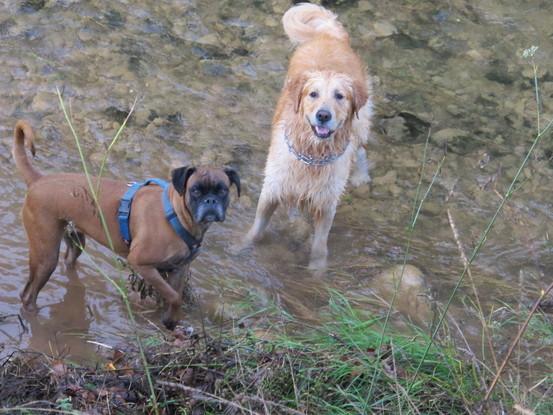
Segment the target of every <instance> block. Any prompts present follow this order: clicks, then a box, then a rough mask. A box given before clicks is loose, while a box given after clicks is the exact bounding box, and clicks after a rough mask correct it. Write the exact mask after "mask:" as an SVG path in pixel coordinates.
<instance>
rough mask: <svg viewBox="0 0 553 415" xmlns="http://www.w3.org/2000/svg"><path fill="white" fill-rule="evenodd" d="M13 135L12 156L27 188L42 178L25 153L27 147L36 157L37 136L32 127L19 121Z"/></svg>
mask: <svg viewBox="0 0 553 415" xmlns="http://www.w3.org/2000/svg"><path fill="white" fill-rule="evenodd" d="M13 135H14V139H13V148H12V154H13V158H14V159H15V165H16V166H17V170H19V173H21V175H22V176H23V180H25V183H26V184H27V186H30V185H31V184H32V183H33V182H34V181H36V180H38V179H39V178H40V177H41V176H42V174H40V172H39V171H38V170H36V169H35V168H34V167H33V165H32V164H31V161H30V160H29V157H28V156H27V152H26V151H25V147H27V148H28V149H29V151H30V152H31V154H32V155H33V156H34V155H35V145H34V138H35V135H34V133H33V129H32V128H31V126H30V125H29V124H28V123H27V122H26V121H23V120H19V121H18V122H17V124H15V130H14V133H13Z"/></svg>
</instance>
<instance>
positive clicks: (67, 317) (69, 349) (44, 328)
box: [24, 266, 95, 357]
mask: <svg viewBox="0 0 553 415" xmlns="http://www.w3.org/2000/svg"><path fill="white" fill-rule="evenodd" d="M77 271H78V266H77V267H65V269H64V270H63V271H62V274H65V275H66V277H67V279H68V281H67V282H66V283H65V284H64V286H65V289H66V291H65V294H64V296H63V299H62V300H61V301H60V302H58V303H55V304H50V305H45V306H42V307H40V308H41V309H48V310H49V316H48V317H45V316H44V314H45V313H44V311H42V312H39V313H38V314H32V315H27V313H25V314H24V316H25V320H26V322H28V323H29V325H30V329H31V330H30V331H31V334H30V338H29V345H28V348H29V349H31V350H36V351H40V352H44V353H47V354H49V355H54V357H60V356H65V355H67V354H70V355H71V356H73V357H75V356H78V357H90V356H92V355H93V354H94V348H95V347H94V346H93V345H91V344H88V343H87V342H86V338H87V337H89V336H88V334H89V329H90V324H91V322H92V321H93V319H94V318H93V315H92V313H91V312H90V311H89V308H88V307H87V305H86V304H87V303H86V288H85V286H84V285H83V283H82V282H81V281H80V279H79V277H78V273H77Z"/></svg>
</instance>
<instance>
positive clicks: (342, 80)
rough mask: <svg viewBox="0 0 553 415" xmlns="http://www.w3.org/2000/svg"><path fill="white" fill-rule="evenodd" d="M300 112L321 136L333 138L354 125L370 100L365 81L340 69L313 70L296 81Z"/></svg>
mask: <svg viewBox="0 0 553 415" xmlns="http://www.w3.org/2000/svg"><path fill="white" fill-rule="evenodd" d="M291 87H292V94H293V97H295V99H296V100H297V101H296V107H295V110H296V113H298V114H299V115H300V116H302V118H303V119H304V120H305V122H306V123H308V124H309V126H310V127H311V130H312V131H313V134H315V136H316V137H317V138H319V139H322V140H327V139H330V138H331V137H332V136H333V134H334V133H335V132H336V131H338V130H339V129H340V128H342V127H344V126H348V127H349V126H350V125H351V120H352V119H353V116H354V115H355V114H357V112H358V111H359V109H360V108H361V107H362V106H363V105H365V102H367V99H368V92H367V88H366V86H365V85H364V83H363V82H362V81H356V80H353V79H352V78H351V77H349V76H348V75H346V74H343V73H336V72H330V71H325V72H319V71H317V72H310V73H307V74H305V75H304V76H301V77H299V78H297V79H295V80H292V85H291Z"/></svg>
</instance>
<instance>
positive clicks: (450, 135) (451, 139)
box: [431, 128, 471, 146]
mask: <svg viewBox="0 0 553 415" xmlns="http://www.w3.org/2000/svg"><path fill="white" fill-rule="evenodd" d="M470 138H471V134H470V133H469V132H468V131H466V130H462V129H460V128H444V129H442V130H440V131H438V132H436V133H434V134H432V136H431V140H432V141H433V142H434V143H436V144H437V145H438V146H443V145H445V144H446V143H447V145H448V146H452V145H453V146H455V145H458V144H459V143H460V142H462V141H463V140H468V139H470Z"/></svg>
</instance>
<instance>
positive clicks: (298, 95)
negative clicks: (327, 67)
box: [288, 76, 307, 113]
mask: <svg viewBox="0 0 553 415" xmlns="http://www.w3.org/2000/svg"><path fill="white" fill-rule="evenodd" d="M306 81H307V78H306V77H305V76H297V77H295V78H292V79H290V80H289V81H288V82H289V85H290V86H289V87H288V88H289V90H290V96H291V97H292V99H293V100H294V111H296V113H297V112H299V110H300V104H301V100H302V98H303V87H304V86H305V82H306Z"/></svg>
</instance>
